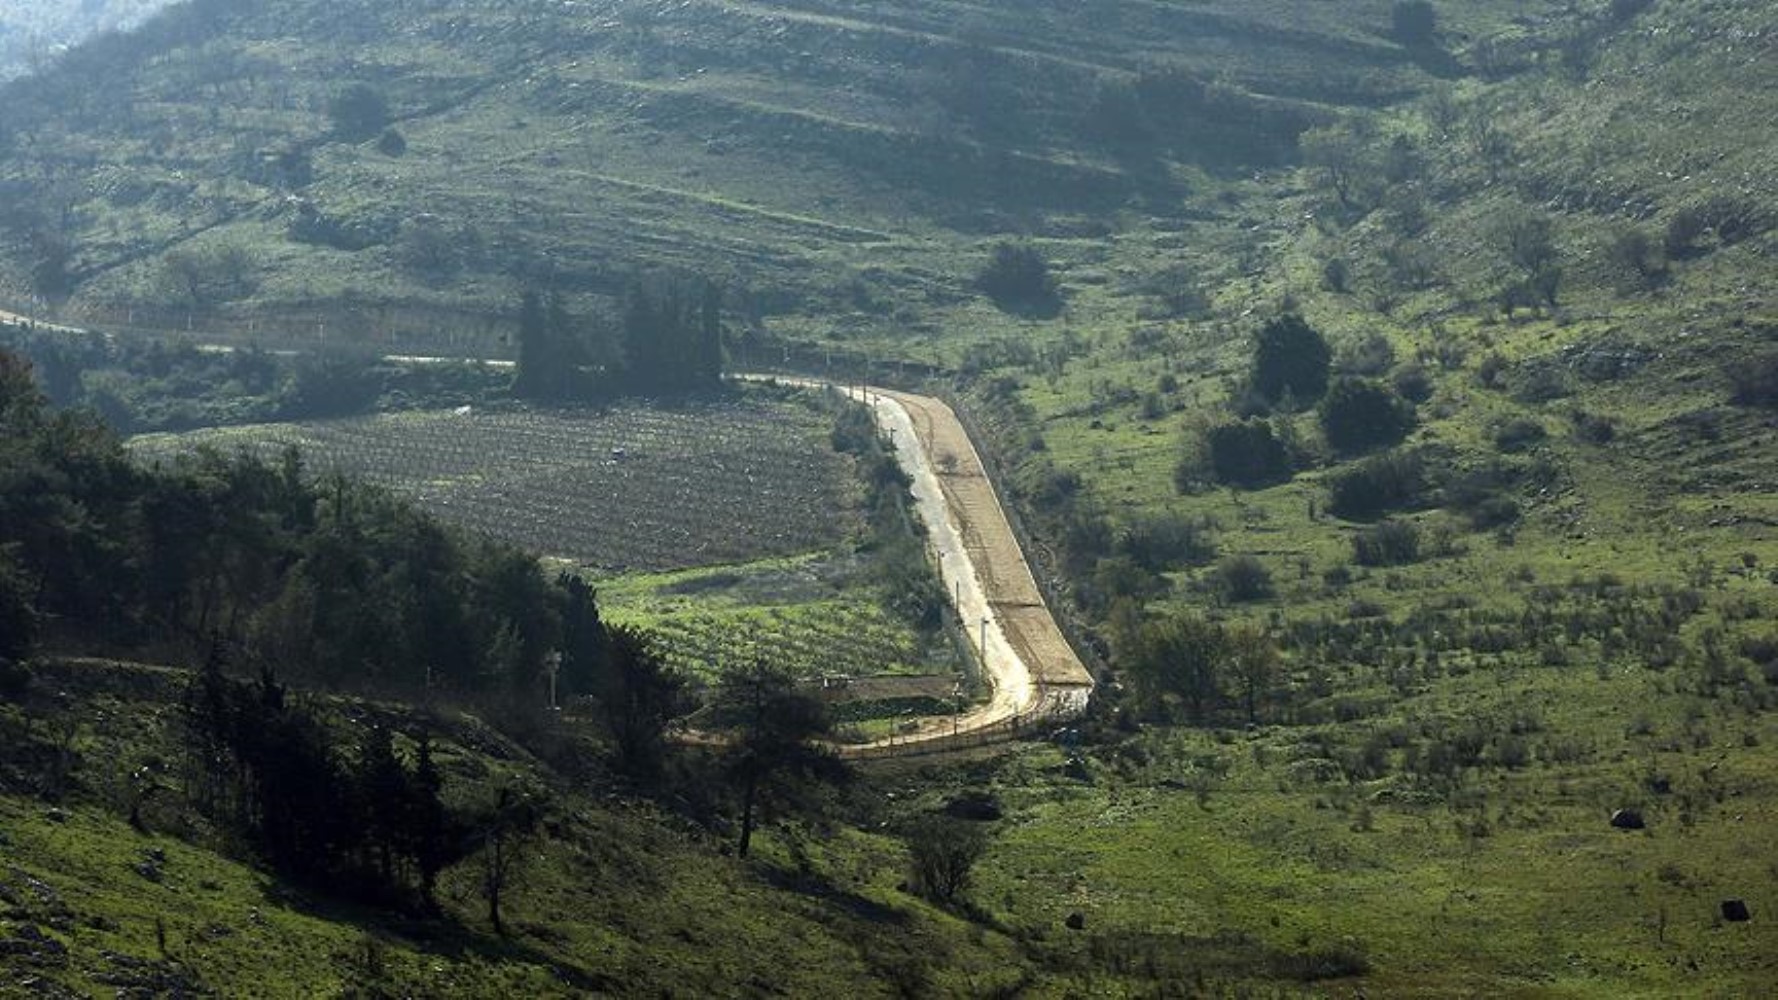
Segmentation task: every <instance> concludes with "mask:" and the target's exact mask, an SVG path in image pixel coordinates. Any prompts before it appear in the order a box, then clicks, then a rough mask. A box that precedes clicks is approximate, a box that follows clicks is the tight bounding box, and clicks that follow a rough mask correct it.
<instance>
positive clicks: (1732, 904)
mask: <svg viewBox="0 0 1778 1000" xmlns="http://www.w3.org/2000/svg"><path fill="white" fill-rule="evenodd" d="M1722 918H1723V919H1724V920H1727V921H1728V922H1729V923H1732V924H1739V923H1745V922H1746V921H1749V920H1752V919H1753V914H1751V913H1749V912H1748V911H1747V901H1746V900H1742V899H1725V900H1723V901H1722Z"/></svg>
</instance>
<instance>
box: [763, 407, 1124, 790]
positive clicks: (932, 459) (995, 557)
mask: <svg viewBox="0 0 1778 1000" xmlns="http://www.w3.org/2000/svg"><path fill="white" fill-rule="evenodd" d="M741 378H743V379H746V380H749V381H767V380H775V381H777V382H778V383H780V384H785V385H800V386H805V387H809V388H828V387H830V384H829V383H825V382H821V381H818V380H813V379H802V378H776V379H773V378H772V377H771V376H763V375H762V376H741ZM831 387H832V388H834V389H837V390H839V391H841V392H843V393H845V394H846V395H848V396H850V397H851V398H853V399H856V400H858V401H860V402H862V403H864V404H865V405H867V406H869V407H870V408H871V412H872V413H873V414H874V415H875V417H876V420H877V426H878V427H880V428H881V429H882V430H883V431H884V432H885V433H887V434H888V435H889V437H890V439H891V441H892V443H893V444H894V446H895V454H896V458H897V460H898V461H899V462H900V463H901V467H902V468H903V469H904V470H905V471H906V472H907V473H908V476H909V477H910V478H911V479H912V480H913V490H912V492H913V496H914V503H915V506H916V509H917V510H918V511H919V514H920V518H921V520H922V521H924V522H925V525H926V533H927V541H928V544H929V545H930V546H931V555H932V557H933V560H934V562H935V563H936V565H937V569H938V573H939V576H940V578H941V579H942V580H943V581H944V586H945V590H946V591H947V592H948V593H949V594H950V595H951V597H952V600H953V601H954V602H955V604H956V610H957V615H958V618H959V619H960V621H961V623H962V626H963V630H964V633H965V635H966V637H967V639H968V642H969V645H970V647H971V648H972V649H974V651H975V653H976V656H977V659H978V662H980V663H981V664H982V668H983V672H984V674H985V675H986V678H987V680H988V683H989V686H990V687H991V689H992V694H991V696H990V697H989V698H988V700H987V701H986V702H985V703H983V704H980V705H977V706H975V707H974V708H972V709H970V710H969V711H967V712H964V713H962V714H960V715H957V716H951V717H934V718H931V719H926V720H922V721H921V722H919V723H915V724H913V725H912V726H911V728H909V729H907V730H904V731H901V732H897V733H895V734H894V735H892V736H889V737H885V738H883V739H881V740H877V741H874V742H871V743H864V744H856V745H851V746H847V747H843V748H841V751H840V752H841V753H842V754H845V755H847V756H855V757H879V756H899V755H902V754H908V755H913V754H918V753H927V752H939V751H944V750H950V749H960V748H964V747H969V746H976V745H981V744H984V743H988V742H992V741H993V740H994V739H998V738H1005V737H1012V736H1017V735H1019V734H1020V733H1023V732H1025V731H1027V730H1028V729H1029V728H1030V727H1033V726H1039V725H1041V724H1043V723H1054V722H1059V721H1064V720H1066V719H1069V718H1072V717H1073V716H1075V715H1078V714H1079V713H1080V712H1082V711H1083V710H1085V708H1086V705H1087V699H1088V698H1089V697H1090V696H1091V694H1092V690H1093V676H1092V673H1091V672H1090V671H1089V670H1088V669H1087V667H1086V665H1085V664H1084V663H1082V662H1081V659H1080V657H1079V656H1078V655H1077V654H1076V653H1075V652H1074V648H1073V647H1072V646H1070V645H1069V644H1068V640H1067V639H1066V638H1065V637H1064V636H1063V634H1062V629H1061V626H1060V625H1058V624H1057V622H1056V619H1055V617H1054V616H1053V615H1052V614H1051V613H1050V610H1049V607H1048V605H1047V604H1046V603H1045V602H1044V599H1043V592H1042V590H1040V589H1039V588H1038V585H1037V580H1036V578H1035V577H1034V576H1033V575H1032V572H1031V565H1030V563H1029V562H1028V561H1027V560H1026V558H1025V554H1024V552H1023V551H1022V550H1021V549H1020V548H1019V543H1018V538H1017V536H1016V535H1015V534H1014V533H1013V529H1012V525H1011V523H1010V522H1009V521H1008V520H1007V516H1006V510H1005V508H1004V507H1003V506H1002V505H1001V501H1000V497H999V495H998V494H997V493H996V492H995V490H994V484H993V481H992V480H991V479H989V477H988V473H987V468H986V466H985V465H984V464H983V462H982V459H981V455H980V454H979V453H978V452H977V451H976V448H975V444H974V442H972V441H971V440H970V438H969V434H968V432H967V431H965V430H964V428H963V424H962V422H961V421H959V420H958V419H957V415H956V413H954V412H953V411H952V410H951V408H950V407H949V406H947V405H946V404H945V403H944V402H943V401H941V400H938V399H934V398H932V397H930V396H920V395H916V394H913V393H907V392H900V391H897V390H892V389H879V388H875V387H869V386H865V387H856V386H854V387H841V386H837V385H833V386H831Z"/></svg>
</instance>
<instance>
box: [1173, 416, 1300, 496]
mask: <svg viewBox="0 0 1778 1000" xmlns="http://www.w3.org/2000/svg"><path fill="white" fill-rule="evenodd" d="M1204 453H1205V455H1206V456H1207V458H1208V459H1209V463H1210V474H1211V475H1212V476H1213V477H1214V478H1215V479H1216V481H1217V482H1219V483H1225V484H1227V485H1230V486H1248V487H1253V486H1269V485H1271V484H1273V483H1281V482H1283V481H1285V480H1287V479H1289V478H1290V474H1291V459H1290V450H1289V449H1288V448H1286V447H1285V446H1284V442H1282V441H1280V440H1278V438H1277V436H1276V435H1275V434H1273V433H1272V427H1271V425H1270V424H1268V423H1266V422H1265V421H1263V420H1241V421H1235V422H1231V423H1226V424H1218V425H1216V426H1214V427H1211V428H1210V429H1209V430H1207V431H1205V432H1204ZM1195 471H1196V467H1195V465H1192V464H1191V463H1183V464H1182V465H1181V467H1180V470H1179V475H1178V476H1177V477H1176V481H1177V482H1178V484H1179V485H1180V486H1181V487H1182V490H1183V487H1184V486H1186V485H1188V484H1189V482H1190V479H1191V476H1192V474H1194V473H1195Z"/></svg>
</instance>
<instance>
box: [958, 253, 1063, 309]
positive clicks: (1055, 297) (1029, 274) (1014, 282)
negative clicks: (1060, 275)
mask: <svg viewBox="0 0 1778 1000" xmlns="http://www.w3.org/2000/svg"><path fill="white" fill-rule="evenodd" d="M975 284H976V287H977V288H979V289H981V290H982V293H983V294H984V295H986V296H988V298H990V299H993V300H994V304H995V305H997V306H999V307H1000V308H1001V309H1003V310H1006V311H1007V312H1020V313H1030V314H1033V315H1054V314H1055V313H1056V312H1057V311H1058V310H1059V309H1060V308H1061V305H1062V299H1061V295H1060V293H1059V292H1058V291H1057V289H1056V280H1055V278H1054V277H1053V276H1052V275H1051V274H1050V269H1049V262H1048V261H1045V260H1044V259H1043V255H1042V254H1041V253H1038V252H1037V248H1036V247H1033V246H1031V245H1029V244H1026V243H998V244H995V246H994V254H993V256H992V257H991V258H990V259H989V260H988V263H987V264H986V265H985V266H984V267H983V268H982V270H981V273H979V274H977V275H976V279H975Z"/></svg>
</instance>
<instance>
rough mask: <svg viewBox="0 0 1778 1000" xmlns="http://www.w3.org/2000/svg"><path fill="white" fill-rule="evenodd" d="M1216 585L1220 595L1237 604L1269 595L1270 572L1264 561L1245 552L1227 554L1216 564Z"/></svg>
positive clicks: (1270, 586) (1270, 588)
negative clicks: (1232, 554) (1226, 556)
mask: <svg viewBox="0 0 1778 1000" xmlns="http://www.w3.org/2000/svg"><path fill="white" fill-rule="evenodd" d="M1216 586H1217V589H1218V590H1220V591H1222V595H1223V596H1224V597H1226V598H1228V599H1229V600H1231V601H1234V602H1235V603H1237V604H1239V603H1242V602H1245V601H1260V600H1264V599H1266V598H1268V597H1271V596H1272V594H1273V593H1274V591H1273V588H1272V574H1271V572H1270V571H1268V570H1267V569H1266V565H1265V563H1262V562H1260V561H1259V559H1258V558H1256V557H1254V556H1250V555H1247V554H1245V553H1243V554H1241V555H1236V556H1229V557H1228V558H1227V559H1224V560H1223V561H1222V562H1220V563H1218V564H1217V565H1216Z"/></svg>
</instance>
